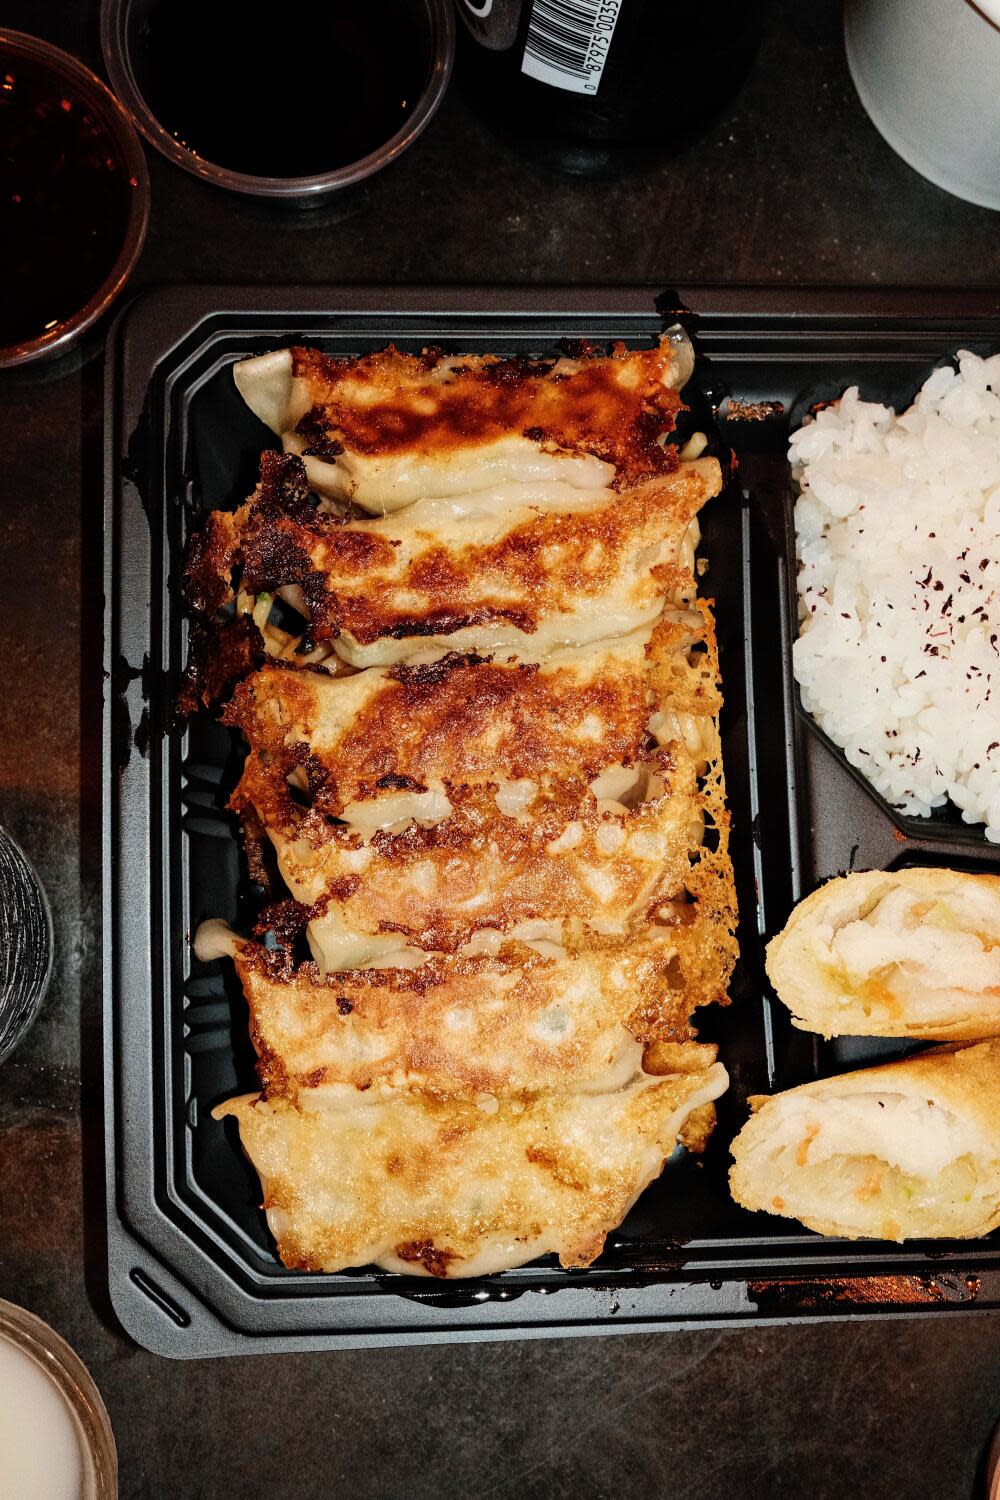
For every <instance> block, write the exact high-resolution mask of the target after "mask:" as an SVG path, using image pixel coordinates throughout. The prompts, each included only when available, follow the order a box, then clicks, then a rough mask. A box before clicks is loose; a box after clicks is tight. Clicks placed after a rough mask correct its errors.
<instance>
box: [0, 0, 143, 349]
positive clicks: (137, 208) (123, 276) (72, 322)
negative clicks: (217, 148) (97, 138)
mask: <svg viewBox="0 0 1000 1500" xmlns="http://www.w3.org/2000/svg"><path fill="white" fill-rule="evenodd" d="M2 49H6V50H7V51H8V52H10V53H12V54H13V55H14V56H15V57H21V58H25V59H26V60H28V61H29V62H35V63H39V64H41V65H42V66H43V67H47V68H49V69H51V71H52V74H53V76H54V77H55V78H56V79H58V80H59V81H60V82H61V83H63V84H65V85H68V86H70V87H71V88H72V89H73V90H74V91H75V92H76V93H77V94H78V95H79V96H80V97H81V99H82V100H83V101H84V102H85V103H86V104H87V105H89V106H90V108H92V109H93V110H94V112H95V113H96V114H97V115H98V116H99V117H100V120H101V123H102V124H103V126H104V128H105V129H106V130H107V132H108V135H109V136H110V138H111V141H112V144H113V146H114V149H115V151H116V153H117V154H118V157H119V160H120V161H121V164H122V166H123V167H124V169H125V171H126V173H127V174H128V177H129V180H130V183H131V184H132V185H133V191H132V194H131V199H130V202H129V212H128V221H127V223H126V225H125V235H124V238H123V240H122V243H121V247H120V249H119V251H118V254H117V256H116V258H115V260H114V261H113V262H112V264H111V266H110V268H109V270H108V273H107V275H106V276H105V277H104V280H103V281H102V282H101V283H100V285H99V286H98V287H97V289H96V291H95V292H94V293H93V294H92V296H91V297H90V298H89V299H88V300H87V301H86V302H85V303H84V304H83V306H82V307H80V308H78V309H77V310H76V312H74V313H71V314H70V316H69V317H68V318H64V319H63V321H62V322H61V323H57V324H56V326H55V328H51V329H49V330H48V332H46V333H42V334H39V335H37V336H36V337H35V338H32V339H21V340H19V341H18V342H17V343H14V344H4V345H0V369H5V368H8V367H10V366H13V365H21V364H26V363H27V362H28V361H29V360H34V359H42V358H45V357H46V356H47V355H50V354H56V353H60V354H61V353H62V352H63V350H64V349H67V348H68V347H69V346H70V345H71V344H74V343H76V341H77V340H78V339H79V338H80V336H81V335H82V334H83V333H85V332H86V330H87V329H88V328H90V327H91V326H92V324H94V323H96V321H97V319H98V318H99V317H100V316H101V314H102V313H103V312H106V311H107V309H108V308H109V307H110V306H111V304H112V302H113V301H114V300H115V298H116V297H117V296H118V294H119V292H120V291H121V290H122V288H123V287H124V286H125V283H126V282H127V281H128V279H129V277H130V276H131V274H132V272H133V270H134V269H135V263H136V261H137V260H138V259H139V252H140V251H141V250H142V247H143V244H144V242H145V239H146V230H147V229H148V227H149V171H148V168H147V166H146V157H145V154H144V153H143V149H142V145H141V142H140V140H139V137H138V135H137V134H136V132H135V129H134V127H133V125H132V121H131V120H130V119H129V117H128V114H127V112H126V111H125V110H124V109H123V108H122V105H121V104H120V102H119V101H118V100H117V99H116V98H115V96H114V94H113V93H112V92H111V90H110V89H109V88H108V86H107V84H106V83H103V82H102V80H101V79H100V78H98V76H97V74H96V73H93V72H91V70H90V69H89V68H88V67H86V66H85V65H84V64H83V63H82V62H80V61H79V59H78V58H75V57H72V56H71V55H70V54H69V53H68V52H64V51H63V49H62V48H61V47H55V46H53V45H52V43H51V42H45V41H42V40H41V38H40V37H35V36H30V35H29V34H28V33H27V32H25V31H15V30H14V29H13V28H12V27H9V26H0V50H2Z"/></svg>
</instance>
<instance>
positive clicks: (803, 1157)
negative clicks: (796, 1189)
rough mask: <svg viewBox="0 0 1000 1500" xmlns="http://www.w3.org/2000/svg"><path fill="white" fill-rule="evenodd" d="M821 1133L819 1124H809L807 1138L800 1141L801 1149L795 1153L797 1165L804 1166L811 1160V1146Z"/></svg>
mask: <svg viewBox="0 0 1000 1500" xmlns="http://www.w3.org/2000/svg"><path fill="white" fill-rule="evenodd" d="M818 1135H819V1126H818V1125H807V1126H806V1133H805V1138H804V1139H803V1140H801V1141H800V1142H799V1149H798V1150H797V1151H796V1153H795V1165H796V1166H797V1167H804V1166H805V1164H806V1162H807V1161H808V1160H809V1147H810V1146H811V1145H812V1143H813V1141H814V1140H815V1139H816V1137H817V1136H818Z"/></svg>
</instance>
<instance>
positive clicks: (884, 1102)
mask: <svg viewBox="0 0 1000 1500" xmlns="http://www.w3.org/2000/svg"><path fill="white" fill-rule="evenodd" d="M751 1104H752V1105H753V1106H754V1107H755V1113H754V1114H753V1115H752V1116H751V1118H750V1119H749V1120H748V1121H747V1123H746V1125H744V1127H743V1129H742V1130H741V1131H740V1133H739V1135H738V1136H737V1137H736V1139H735V1141H734V1142H733V1147H732V1151H733V1157H734V1159H735V1165H734V1166H733V1168H732V1170H731V1172H730V1176H729V1184H730V1188H731V1190H732V1194H733V1197H734V1198H735V1199H736V1201H737V1203H741V1204H742V1205H743V1206H744V1208H751V1209H763V1210H765V1211H766V1212H768V1213H773V1214H781V1215H782V1216H783V1217H785V1218H790V1219H798V1220H799V1221H800V1222H801V1223H803V1224H804V1225H805V1226H806V1227H807V1228H808V1229H814V1230H816V1232H817V1233H819V1234H828V1235H836V1236H844V1237H846V1238H848V1239H855V1238H858V1237H860V1236H865V1237H868V1238H873V1239H883V1240H908V1239H929V1238H937V1237H944V1238H948V1239H971V1238H974V1237H976V1236H978V1235H983V1234H988V1233H989V1232H990V1230H992V1229H995V1228H996V1227H997V1226H998V1225H1000V1038H995V1039H993V1040H992V1041H986V1042H979V1043H977V1044H975V1045H971V1046H945V1047H936V1048H934V1050H933V1051H930V1052H925V1053H921V1054H920V1055H918V1056H915V1057H908V1058H906V1059H904V1060H903V1061H902V1062H894V1063H888V1064H885V1065H884V1066H882V1067H877V1068H865V1069H863V1070H862V1071H860V1072H857V1073H849V1074H845V1075H843V1076H841V1077H837V1078H822V1079H818V1080H817V1081H816V1082H815V1083H807V1084H805V1085H803V1087H801V1088H797V1089H789V1090H788V1091H787V1092H786V1093H783V1094H775V1095H774V1096H773V1097H772V1098H769V1099H757V1100H751Z"/></svg>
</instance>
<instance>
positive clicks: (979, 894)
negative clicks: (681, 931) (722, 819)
mask: <svg viewBox="0 0 1000 1500" xmlns="http://www.w3.org/2000/svg"><path fill="white" fill-rule="evenodd" d="M767 972H768V975H769V977H770V979H771V982H772V984H773V985H774V988H775V990H776V992H777V994H778V997H779V999H780V1000H781V1001H782V1002H783V1003H784V1004H785V1005H787V1006H788V1008H789V1010H790V1011H791V1012H792V1021H793V1024H794V1025H796V1026H798V1027H801V1028H802V1029H803V1030H806V1031H818V1032H820V1033H821V1034H822V1035H823V1036H827V1037H833V1036H900V1037H902V1036H912V1037H920V1038H921V1039H922V1040H926V1041H942V1042H943V1041H971V1040H975V1039H978V1038H980V1037H987V1036H992V1035H995V1034H997V1033H1000V877H998V876H996V875H967V874H963V873H962V872H960V871H958V870H934V869H912V870H894V871H882V870H871V871H867V872H866V873H864V874H856V875H847V876H844V877H843V878H841V879H839V880H831V881H829V882H828V883H827V884H826V885H824V886H822V887H821V888H820V889H819V890H818V891H814V892H813V894H812V895H811V896H808V897H807V898H806V899H805V901H802V902H800V903H799V905H798V906H797V907H796V908H795V910H794V911H793V912H792V915H791V917H790V918H789V921H788V924H787V926H786V927H785V930H784V931H783V932H781V933H779V934H778V936H777V937H776V938H774V939H773V940H772V942H771V943H770V944H769V945H768V950H767Z"/></svg>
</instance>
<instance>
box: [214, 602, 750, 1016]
mask: <svg viewBox="0 0 1000 1500" xmlns="http://www.w3.org/2000/svg"><path fill="white" fill-rule="evenodd" d="M699 608H700V613H701V618H702V622H703V623H702V631H701V634H700V638H699V640H698V642H697V644H699V645H701V646H703V648H704V649H703V650H700V651H693V652H689V651H682V650H679V649H677V650H674V652H673V653H672V655H673V656H675V657H676V658H678V660H679V659H683V662H684V664H685V665H684V667H683V669H682V668H680V667H679V665H678V660H667V659H665V656H664V653H663V651H662V647H663V646H664V644H665V643H669V642H673V643H674V646H675V647H676V645H677V642H676V635H675V632H674V629H673V627H672V626H671V625H670V624H669V623H668V624H664V625H663V626H662V627H658V629H657V631H656V632H654V638H653V646H652V648H651V651H652V654H651V656H650V657H649V658H648V659H647V658H646V657H645V656H643V657H642V658H641V661H642V664H643V665H642V676H643V677H645V676H646V674H647V672H648V676H649V680H650V681H651V682H653V683H655V684H656V685H657V687H658V689H659V691H658V693H657V694H656V695H651V694H649V693H648V690H647V688H646V687H645V685H644V684H641V683H640V682H636V681H635V680H633V681H631V682H629V680H628V678H627V676H626V675H625V674H624V673H622V675H621V677H620V678H619V687H620V690H621V691H620V694H618V695H614V694H612V693H610V691H609V693H608V694H607V696H605V697H603V699H602V701H603V702H604V705H605V711H606V722H609V723H610V722H613V723H614V724H615V725H616V726H617V732H618V734H619V738H618V740H617V742H615V731H611V740H612V743H613V744H614V745H615V748H614V750H613V751H612V753H610V754H609V761H608V762H605V764H608V763H610V764H614V763H615V761H616V760H617V759H618V755H617V751H618V750H620V749H622V748H631V749H632V753H631V754H630V755H629V756H622V757H621V759H622V760H623V761H625V763H626V764H628V762H629V761H630V760H634V759H635V756H636V750H637V748H638V739H639V726H640V724H641V720H642V714H643V713H645V714H646V715H647V716H648V713H649V712H650V710H651V709H659V710H660V711H663V710H664V709H666V710H670V711H674V706H675V705H676V711H677V712H684V713H688V714H690V715H691V716H692V719H693V720H694V723H695V725H696V727H697V732H698V736H699V745H698V748H697V749H696V750H691V749H689V748H688V747H687V746H686V745H685V743H684V741H683V739H680V738H677V739H672V740H671V741H670V742H669V743H668V745H667V746H666V747H665V748H664V749H661V750H654V751H647V752H646V753H645V755H644V757H643V761H642V764H643V765H644V766H645V767H646V774H647V775H648V776H650V777H652V778H653V779H652V780H651V781H650V782H649V786H648V789H647V792H646V795H645V797H644V799H643V800H639V801H637V802H635V803H634V805H630V806H627V807H626V806H620V807H618V806H617V805H616V804H611V805H610V806H609V804H607V803H601V802H599V801H598V799H597V797H596V796H595V795H594V793H593V791H592V790H591V786H590V774H589V773H590V770H591V769H592V767H591V766H590V765H589V763H588V752H587V751H584V752H582V756H583V766H582V768H581V766H580V765H579V764H578V757H579V756H580V754H581V752H580V751H579V750H578V749H577V748H576V746H575V745H574V744H572V743H571V736H572V734H573V731H574V730H575V729H576V728H578V727H579V725H580V724H581V723H583V722H584V721H586V720H587V718H588V717H590V715H591V714H592V712H593V711H594V707H595V695H594V682H593V679H592V678H591V677H590V676H588V675H587V674H584V676H583V682H584V686H583V688H582V690H581V691H580V693H579V694H578V698H576V697H574V694H575V692H576V688H575V686H574V681H576V682H578V681H579V679H574V676H573V674H572V673H570V674H567V677H566V679H565V680H564V679H562V678H560V675H559V674H558V672H547V671H546V672H543V671H537V672H531V671H529V672H527V673H526V674H525V675H524V676H523V677H521V673H522V669H521V668H520V667H515V668H502V667H497V666H496V664H494V663H489V662H477V663H475V664H474V665H470V664H469V663H462V664H461V665H459V666H454V667H453V668H452V670H447V669H446V668H445V667H444V664H441V667H440V669H439V672H440V675H438V674H436V673H435V672H434V671H432V672H431V673H430V674H429V678H428V679H424V680H422V679H421V678H420V677H419V674H417V675H416V678H414V677H412V676H409V675H407V674H406V673H404V675H403V678H402V680H400V677H399V674H398V673H397V674H396V675H395V676H393V674H389V675H388V676H387V677H384V678H380V679H379V682H380V684H385V685H386V686H385V688H384V694H383V692H381V691H380V692H379V693H377V694H376V695H375V696H374V698H373V699H371V700H369V702H368V703H366V704H365V705H364V706H363V707H362V709H361V712H360V716H359V717H360V720H361V727H359V721H358V719H354V720H352V721H351V722H350V725H349V728H348V731H347V733H346V735H345V734H342V735H340V736H339V737H338V736H336V735H334V736H333V744H332V748H331V749H330V750H329V751H326V750H325V749H324V746H323V743H322V741H321V742H319V743H317V738H316V735H315V730H316V724H317V722H318V721H317V720H316V719H315V718H314V717H313V715H314V711H315V706H316V702H317V700H319V699H323V698H327V699H331V698H337V697H338V696H339V689H340V687H341V686H342V687H343V688H344V689H345V690H347V692H348V693H352V692H353V693H354V694H355V696H356V690H354V689H353V688H352V684H353V683H354V682H356V681H357V679H347V680H346V681H345V682H344V683H343V684H338V683H336V682H330V683H325V682H324V683H322V684H315V683H314V684H309V683H306V684H305V685H303V686H302V687H301V689H299V688H298V687H297V686H296V684H297V682H298V677H297V675H294V674H290V673H282V672H281V670H280V669H274V672H275V674H276V679H275V680H276V683H277V685H278V686H279V687H280V693H279V695H278V698H277V699H276V700H274V701H276V702H277V703H278V704H279V705H280V706H279V709H278V712H277V714H276V715H272V714H270V713H269V712H268V713H266V714H264V715H262V714H261V713H260V712H259V711H258V707H257V701H258V683H257V679H251V680H250V682H249V683H248V684H247V685H246V688H245V690H244V691H242V692H241V694H239V695H237V699H236V702H235V704H234V706H233V709H232V710H231V713H230V719H231V722H236V723H238V724H239V726H240V728H241V729H242V730H243V732H244V734H246V736H247V738H248V740H249V743H250V754H249V755H248V757H247V760H246V763H245V767H244V773H243V776H242V778H241V781H240V783H239V786H238V787H237V789H236V792H235V793H234V796H233V799H232V806H233V808H234V809H235V810H236V811H237V812H240V813H244V812H246V811H248V810H251V811H252V812H253V813H254V814H255V815H256V816H257V817H259V819H260V820H261V822H262V823H263V825H264V827H265V828H266V829H267V831H268V834H269V835H270V837H271V838H272V840H273V841H274V843H275V847H276V849H277V851H278V860H279V865H280V867H281V871H282V874H283V876H284V878H285V880H286V881H287V882H288V884H289V886H290V888H291V890H292V891H293V893H294V894H295V895H296V897H297V898H298V899H299V900H300V901H303V902H305V903H307V904H309V905H311V906H313V907H314V911H313V918H314V921H320V920H322V919H323V918H324V917H325V916H330V915H332V916H334V917H335V918H336V924H337V926H338V928H339V929H341V930H344V931H349V932H360V933H370V934H385V933H398V934H400V935H401V938H402V939H404V940H405V941H406V942H411V943H415V944H416V945H418V946H420V947H423V948H425V949H441V950H445V951H453V950H454V949H455V948H457V947H459V946H461V945H462V944H464V943H466V942H468V941H469V940H470V939H471V938H472V937H473V936H474V935H475V934H476V933H477V932H481V931H482V930H484V929H492V930H496V931H498V932H500V933H506V932H510V931H511V929H513V928H514V927H516V926H518V925H519V924H520V923H523V922H526V921H541V920H544V921H559V922H567V923H570V924H575V926H574V927H573V935H574V939H575V940H577V941H580V940H583V941H588V942H590V943H591V944H593V943H595V942H599V941H600V939H601V936H604V937H606V938H609V939H614V940H618V941H622V940H627V939H629V938H630V937H631V936H632V935H633V934H635V933H636V932H637V931H639V930H641V929H642V928H644V927H645V926H646V925H647V924H648V923H650V922H661V923H667V924H669V925H670V926H671V927H672V928H674V929H675V934H674V940H675V942H676V944H677V947H678V950H679V954H680V962H681V964H682V966H683V972H684V979H685V983H686V984H687V985H688V987H689V993H690V997H691V1003H692V1005H697V1004H702V1003H705V1002H706V1001H708V1000H715V999H721V998H722V997H723V996H724V994H725V989H726V984H727V982H728V977H729V974H730V972H731V969H732V965H733V963H734V961H735V954H736V944H735V938H734V936H733V931H734V927H735V895H734V889H733V880H732V869H731V865H730V861H729V856H728V837H729V815H728V812H727V811H726V809H725V805H724V782H723V776H722V766H721V757H720V751H719V741H718V731H717V725H716V720H715V717H714V711H715V710H717V707H718V703H719V695H718V669H717V656H716V645H715V638H714V630H713V627H712V619H711V612H710V610H709V609H708V607H707V605H704V604H702V605H700V606H699ZM686 631H687V634H686V641H687V642H688V643H690V641H691V635H692V632H691V628H690V626H688V627H686ZM634 668H635V671H636V673H638V672H639V659H638V658H636V659H634ZM455 673H458V674H459V675H458V677H457V679H456V678H455V676H454V674H455ZM504 673H506V674H507V676H506V678H505V677H504V675H503V674H504ZM365 675H366V676H367V675H368V674H365ZM456 680H457V681H458V682H459V683H464V684H465V691H464V694H462V693H456V692H455V690H454V683H455V681H456ZM498 680H500V681H503V682H504V684H505V686H504V691H503V692H498V691H497V682H498ZM518 680H520V681H521V682H522V683H523V684H525V685H526V687H527V691H526V692H525V693H524V694H523V695H522V700H521V708H522V709H523V717H521V718H519V717H518V713H516V712H514V711H512V705H513V703H514V701H515V700H514V694H513V693H512V691H511V688H512V687H514V686H516V684H517V682H518ZM480 681H481V683H482V692H481V693H480V691H479V690H478V688H477V686H476V684H477V683H478V682H480ZM664 693H669V696H667V697H664V696H663V694H664ZM383 698H384V701H385V702H386V705H387V706H386V712H385V713H384V715H380V714H379V713H378V711H377V706H378V704H379V703H380V702H381V701H383ZM643 698H645V700H646V701H645V703H644V705H643V709H642V710H641V711H640V712H638V713H637V708H638V704H639V703H640V701H642V699H643ZM261 699H262V701H265V702H270V701H271V700H270V698H269V696H268V694H267V693H266V692H262V693H261ZM463 704H464V706H465V707H466V708H468V710H469V711H468V714H467V715H466V714H465V713H464V710H463ZM369 707H374V710H375V711H373V712H369ZM449 711H451V712H452V713H454V714H455V715H456V716H457V717H456V718H454V719H453V720H451V722H450V724H449V720H448V713H449ZM557 718H558V719H560V720H561V722H557ZM262 719H263V722H262ZM303 720H305V722H303ZM408 721H409V726H410V730H412V733H410V732H409V731H408V729H407V722H408ZM435 723H437V724H439V725H440V726H441V728H442V731H443V732H442V737H441V740H440V742H437V741H436V740H435V739H434V725H435ZM310 728H311V729H312V731H313V733H312V734H310V732H309V730H310ZM466 730H468V734H469V739H468V751H469V754H468V758H466V746H465V741H464V735H465V732H466ZM459 731H461V732H459ZM477 735H478V738H477ZM493 738H495V739H496V740H498V741H501V742H503V743H504V744H505V745H507V747H508V749H509V752H510V754H511V757H512V759H511V767H512V769H511V770H510V771H509V772H508V774H510V775H512V776H514V777H516V778H520V777H521V776H524V775H526V776H527V777H528V779H529V780H530V779H533V778H532V773H534V777H537V783H536V784H537V787H538V795H537V796H536V797H535V798H534V800H532V801H530V802H529V803H528V805H527V806H526V807H525V809H524V811H523V812H521V813H520V814H519V815H517V816H511V815H509V814H508V813H505V812H502V811H501V808H500V805H499V804H498V801H497V793H498V789H499V785H500V783H501V782H502V780H503V779H504V778H503V777H498V779H497V782H495V783H494V782H486V783H484V784H482V785H479V786H475V785H469V777H470V776H471V768H472V766H473V765H475V764H476V763H479V764H482V763H483V760H484V758H485V760H486V763H487V764H488V763H489V758H488V757H484V756H483V753H482V749H483V746H484V745H485V744H488V743H489V742H490V740H491V739H493ZM515 740H516V741H517V748H515V746H514V741H515ZM596 743H597V744H599V743H600V742H596ZM345 744H346V746H347V753H346V754H345V755H344V756H343V759H342V756H341V747H342V746H344V745H345ZM496 761H497V763H498V764H501V765H502V764H503V763H504V758H503V756H502V755H500V754H497V755H496ZM366 766H367V767H369V768H371V774H370V775H368V776H365V775H364V771H365V768H366ZM702 766H704V774H703V775H702V776H699V775H698V771H699V769H700V768H701V767H702ZM383 767H384V768H385V769H383ZM551 768H554V771H553V770H552V769H551ZM294 772H299V773H301V776H300V780H301V779H302V778H304V779H305V783H306V786H307V789H308V790H307V792H306V793H305V796H306V797H307V798H308V800H309V801H310V805H309V806H307V807H304V806H302V805H301V802H302V798H303V793H302V792H301V791H298V790H296V791H293V789H292V787H291V786H290V785H289V782H288V776H289V774H290V773H294ZM380 781H381V782H382V783H383V785H382V787H379V785H378V783H379V782H380ZM430 781H435V782H436V783H437V784H438V785H439V787H440V788H441V789H442V790H443V792H444V794H445V795H446V797H447V808H448V813H447V816H445V817H443V818H441V819H440V820H439V821H436V822H434V823H433V825H432V826H421V823H420V822H419V821H412V820H411V821H409V822H408V823H407V824H406V826H405V827H404V828H402V829H401V830H399V831H393V830H391V829H386V830H384V831H380V832H376V833H375V834H374V835H373V836H371V837H370V838H369V839H367V840H366V839H365V838H364V837H363V836H362V835H361V834H359V833H358V832H355V831H353V830H352V829H351V828H350V827H349V826H346V825H344V824H343V823H340V822H337V821H335V820H336V819H338V818H340V817H341V816H342V814H343V813H344V811H345V804H346V803H349V802H350V801H351V800H352V798H354V797H356V796H357V795H358V794H359V793H361V794H363V795H368V794H375V795H378V794H380V793H381V794H385V793H390V794H391V793H392V792H395V791H397V790H404V789H405V790H406V791H409V792H416V795H417V796H418V797H419V796H420V794H421V791H422V790H426V788H427V786H428V783H429V782H430ZM702 828H704V829H705V836H704V838H702V836H701V832H700V830H701V829H702ZM665 903H669V904H667V905H665ZM564 935H565V934H564Z"/></svg>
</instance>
